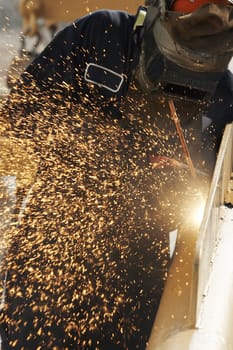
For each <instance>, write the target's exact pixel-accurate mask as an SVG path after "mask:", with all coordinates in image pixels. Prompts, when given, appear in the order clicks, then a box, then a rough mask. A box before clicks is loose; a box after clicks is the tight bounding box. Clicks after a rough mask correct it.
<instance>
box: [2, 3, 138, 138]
mask: <svg viewBox="0 0 233 350" xmlns="http://www.w3.org/2000/svg"><path fill="white" fill-rule="evenodd" d="M134 20H135V16H132V15H129V14H128V13H126V12H120V11H108V10H102V11H96V12H94V13H93V14H92V15H87V16H85V17H82V18H80V19H78V20H77V21H76V22H74V23H72V24H71V25H69V26H67V27H66V28H65V29H63V30H62V31H60V32H59V33H58V34H57V35H56V37H55V38H54V39H53V40H52V41H51V43H50V44H49V45H48V46H47V47H46V48H45V49H44V50H43V51H42V52H41V54H40V55H39V56H38V57H37V58H36V59H35V60H34V61H33V62H32V63H31V64H30V65H29V66H28V67H27V68H26V70H25V71H24V72H23V74H22V75H21V77H20V79H19V81H18V82H17V84H16V85H15V86H14V87H13V88H12V90H11V92H10V94H9V96H8V100H7V103H6V105H5V112H7V114H8V115H9V118H10V121H11V124H12V127H13V128H16V127H17V130H18V132H24V133H26V134H27V136H29V137H30V136H32V135H33V133H34V132H35V129H36V128H37V127H38V125H40V124H41V123H42V121H43V119H47V118H48V115H49V111H52V112H53V113H54V110H56V108H57V106H58V105H59V106H61V105H63V106H67V105H68V104H70V103H75V104H76V105H78V104H80V106H82V108H91V107H92V106H93V104H94V105H101V106H106V105H108V104H113V102H114V101H119V100H120V98H121V97H122V96H123V95H124V94H125V92H126V89H127V72H128V69H129V64H130V55H129V51H130V49H131V42H132V28H133V23H134ZM88 63H95V64H98V65H101V66H103V67H106V68H108V69H110V70H113V71H114V72H117V73H118V74H120V75H122V76H123V78H124V83H123V84H122V87H121V90H120V91H118V92H117V93H112V92H111V91H108V90H106V89H104V88H102V87H101V86H99V85H98V84H97V85H94V86H91V85H90V83H88V82H87V81H86V80H85V79H84V73H85V69H86V66H87V64H88Z"/></svg>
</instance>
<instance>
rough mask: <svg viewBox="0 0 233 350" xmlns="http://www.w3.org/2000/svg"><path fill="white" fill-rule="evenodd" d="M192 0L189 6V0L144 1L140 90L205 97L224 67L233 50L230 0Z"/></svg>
mask: <svg viewBox="0 0 233 350" xmlns="http://www.w3.org/2000/svg"><path fill="white" fill-rule="evenodd" d="M192 1H193V3H195V2H197V3H195V5H193V6H192V11H191V8H190V7H189V6H186V3H189V2H190V0H170V2H167V1H166V0H149V1H148V2H149V4H147V5H148V7H147V15H146V18H145V22H144V34H143V39H142V44H141V47H142V54H141V57H140V63H139V69H138V80H139V82H140V84H141V86H142V87H143V88H144V90H146V91H159V92H161V91H162V92H163V93H165V94H173V93H174V94H175V95H176V94H177V95H179V94H181V95H183V94H186V96H187V94H190V96H192V97H194V98H198V99H203V98H209V96H210V95H212V94H213V92H214V90H215V88H216V85H217V83H218V81H219V79H220V77H221V75H222V73H223V72H224V71H225V70H226V69H227V67H228V65H229V62H230V60H231V57H232V54H233V35H232V31H233V7H232V6H228V4H229V5H230V4H231V3H230V2H229V3H228V2H227V3H226V1H227V0H215V1H217V2H218V4H216V3H207V4H204V5H203V2H204V1H208V0H192ZM210 1H211V0H209V2H210ZM220 1H222V2H224V3H221V4H219V2H220ZM182 4H184V5H182ZM226 4H227V5H226ZM182 6H183V7H182ZM199 6H200V7H199ZM190 11H191V12H190Z"/></svg>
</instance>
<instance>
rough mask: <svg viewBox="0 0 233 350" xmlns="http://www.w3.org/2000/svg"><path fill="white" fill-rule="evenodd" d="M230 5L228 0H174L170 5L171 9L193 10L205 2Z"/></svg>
mask: <svg viewBox="0 0 233 350" xmlns="http://www.w3.org/2000/svg"><path fill="white" fill-rule="evenodd" d="M212 3H214V4H219V5H220V4H222V5H230V2H229V1H228V0H175V1H174V2H173V4H172V6H171V10H172V11H177V12H183V13H187V12H193V11H195V10H197V9H198V8H199V7H201V6H203V5H205V4H212Z"/></svg>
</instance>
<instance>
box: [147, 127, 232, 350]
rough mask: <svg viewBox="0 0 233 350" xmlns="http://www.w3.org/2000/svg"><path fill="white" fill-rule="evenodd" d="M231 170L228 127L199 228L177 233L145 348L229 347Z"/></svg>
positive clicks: (206, 349)
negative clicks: (228, 200)
mask: <svg viewBox="0 0 233 350" xmlns="http://www.w3.org/2000/svg"><path fill="white" fill-rule="evenodd" d="M232 170H233V124H231V125H227V127H226V129H225V132H224V135H223V139H222V143H221V147H220V151H219V154H218V159H217V162H216V166H215V170H214V174H213V178H212V182H211V185H210V190H209V196H208V199H207V201H206V207H205V212H204V216H203V220H202V223H201V226H200V229H199V230H197V231H195V230H193V229H192V228H186V230H184V231H183V232H180V233H179V239H178V241H177V245H176V249H175V253H174V258H173V262H172V265H171V267H170V270H169V275H168V279H167V283H166V286H165V290H164V293H163V296H162V299H161V303H160V307H159V310H158V312H157V315H156V318H155V322H154V326H153V329H152V333H151V336H150V339H149V342H148V346H147V350H171V349H172V350H202V349H203V350H232V349H233V335H232V329H231V325H232V323H233V298H232V290H233V209H230V208H229V207H226V206H225V196H226V192H227V191H229V181H230V178H231V174H232Z"/></svg>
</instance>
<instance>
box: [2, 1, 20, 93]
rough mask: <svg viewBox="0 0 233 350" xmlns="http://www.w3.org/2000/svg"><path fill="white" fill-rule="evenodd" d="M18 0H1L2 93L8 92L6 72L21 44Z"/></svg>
mask: <svg viewBox="0 0 233 350" xmlns="http://www.w3.org/2000/svg"><path fill="white" fill-rule="evenodd" d="M20 31H21V18H20V15H19V12H18V0H0V94H2V93H5V92H7V87H6V83H5V80H6V73H7V69H8V67H9V65H10V62H11V60H12V58H13V57H14V56H16V55H17V51H18V49H19V45H20V40H19V36H20Z"/></svg>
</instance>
